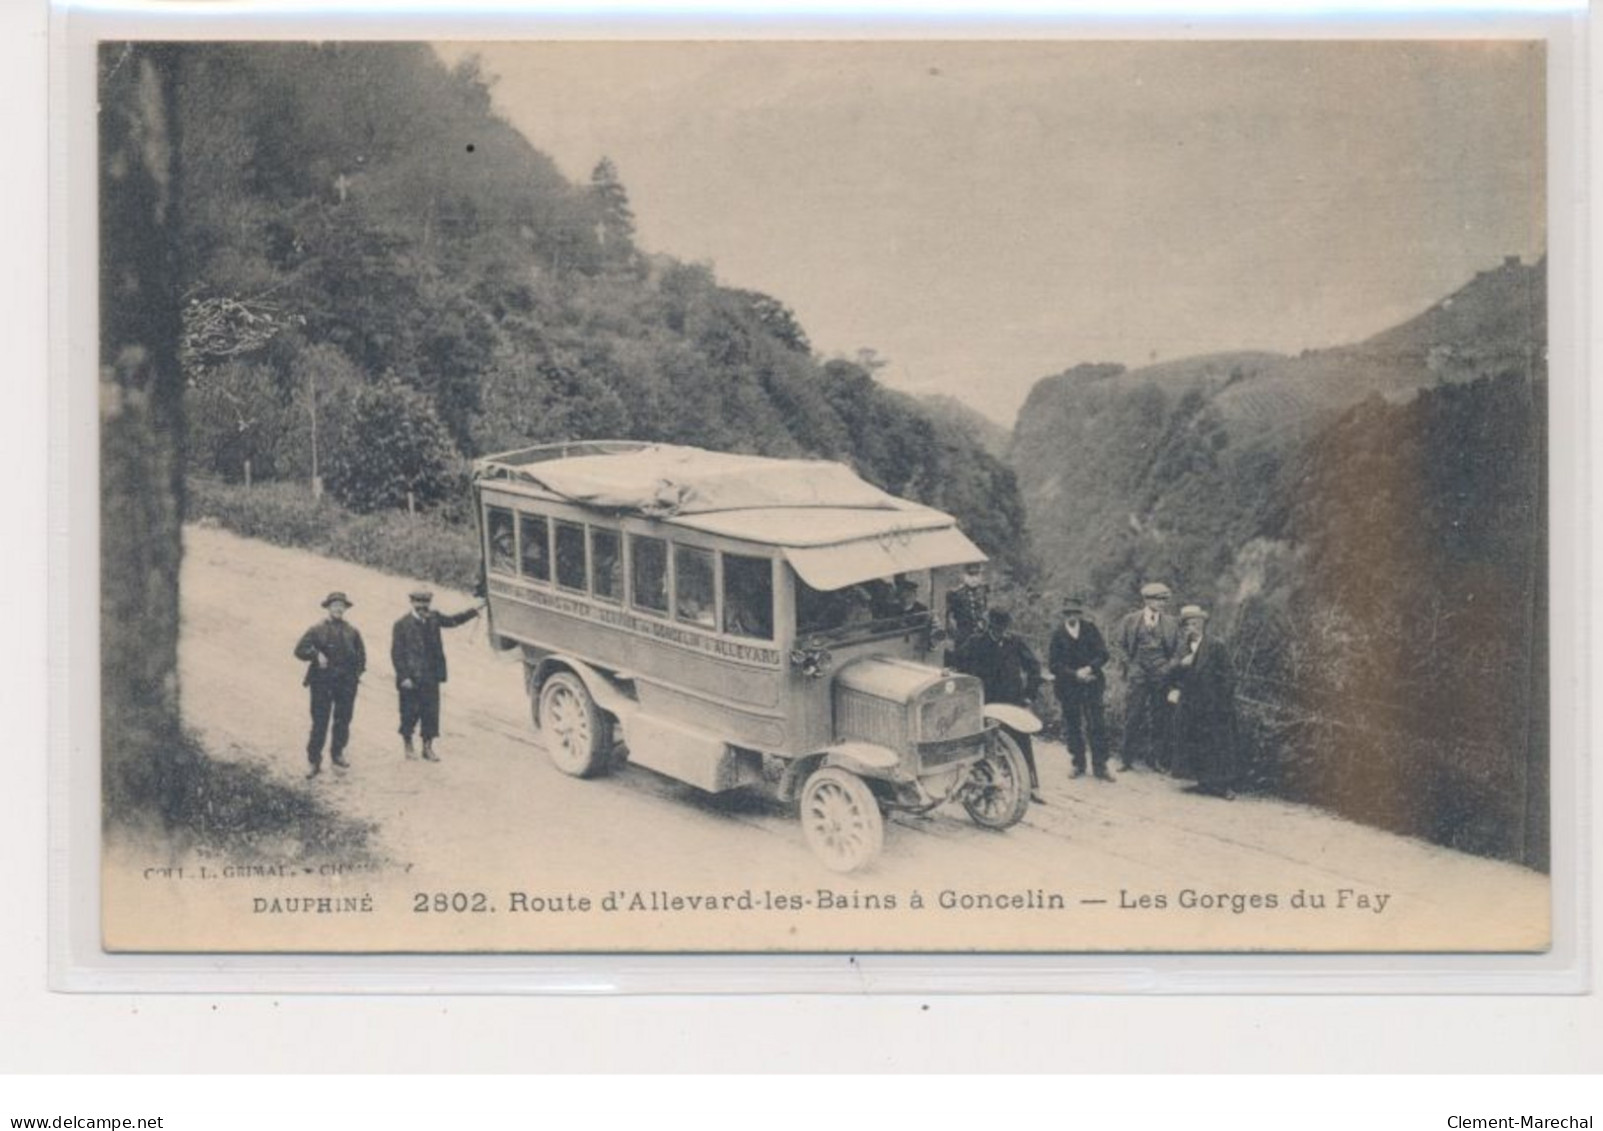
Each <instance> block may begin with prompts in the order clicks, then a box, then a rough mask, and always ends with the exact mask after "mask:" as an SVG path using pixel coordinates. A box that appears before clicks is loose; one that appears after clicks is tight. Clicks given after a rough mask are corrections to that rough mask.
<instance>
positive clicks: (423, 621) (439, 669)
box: [390, 589, 479, 762]
mask: <svg viewBox="0 0 1603 1131" xmlns="http://www.w3.org/2000/svg"><path fill="white" fill-rule="evenodd" d="M411 601H412V610H411V611H410V612H409V613H407V614H406V615H405V616H403V617H402V618H401V619H400V620H398V621H396V622H395V628H394V630H393V631H392V632H391V634H390V663H391V664H392V665H394V667H395V686H396V689H397V690H398V691H399V692H400V695H401V742H402V743H403V744H404V745H405V747H406V756H407V757H408V758H415V757H417V751H416V749H415V748H414V747H413V745H412V734H413V732H414V731H416V730H417V729H418V724H419V723H421V724H422V729H423V758H424V760H425V761H428V762H438V761H439V760H440V757H439V755H438V754H436V753H435V751H434V740H435V739H436V738H438V737H439V736H440V684H442V683H444V682H445V647H444V645H443V644H441V643H440V629H442V628H455V627H456V626H457V625H459V624H466V623H467V622H468V621H470V620H472V619H473V618H474V617H476V616H478V615H479V610H478V608H477V607H474V608H470V609H466V610H464V611H462V612H460V613H452V614H450V615H446V614H444V613H437V612H435V611H434V609H433V608H432V607H431V606H432V605H433V602H434V594H433V593H432V592H430V591H429V590H427V589H414V590H413V591H412V595H411Z"/></svg>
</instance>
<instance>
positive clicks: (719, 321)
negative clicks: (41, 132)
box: [105, 43, 1027, 565]
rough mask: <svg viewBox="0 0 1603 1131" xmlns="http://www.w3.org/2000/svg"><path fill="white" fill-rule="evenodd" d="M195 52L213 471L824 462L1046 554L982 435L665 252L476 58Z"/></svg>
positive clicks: (435, 500)
mask: <svg viewBox="0 0 1603 1131" xmlns="http://www.w3.org/2000/svg"><path fill="white" fill-rule="evenodd" d="M114 61H115V59H114V55H108V57H107V59H106V60H105V62H106V65H107V66H108V67H109V66H111V65H113V64H114ZM179 73H180V82H179V107H178V110H179V112H178V119H179V122H180V126H181V129H180V137H181V151H180V156H181V169H182V176H183V183H182V214H183V217H184V228H183V232H182V238H183V246H182V251H181V265H182V268H181V270H182V275H183V278H184V291H185V303H186V306H185V343H184V346H185V348H184V364H185V372H186V376H187V379H188V382H189V396H188V411H189V418H190V444H189V449H190V462H191V469H192V470H193V471H196V472H200V473H203V474H213V475H217V476H221V477H223V478H226V479H229V480H231V481H240V480H243V479H246V478H250V479H252V480H255V481H261V480H271V479H283V480H297V481H301V482H306V483H310V482H311V480H312V477H313V475H314V472H315V473H316V474H317V475H318V476H320V477H321V478H323V479H324V480H325V481H326V482H327V484H328V486H329V488H330V490H331V491H332V493H333V494H334V495H335V496H336V497H337V498H339V499H340V500H341V501H342V502H344V503H345V504H347V505H348V506H351V507H353V508H355V509H359V510H373V509H382V508H387V507H394V506H401V505H405V504H406V502H407V501H408V498H409V497H410V500H411V501H412V502H413V503H416V504H419V505H422V506H425V507H426V506H430V505H434V504H440V503H449V502H451V501H452V500H453V499H455V498H458V497H459V496H460V493H461V492H460V467H461V462H462V457H466V456H471V455H475V454H481V453H484V452H487V451H494V450H498V449H504V448H508V447H514V446H517V445H521V444H527V443H533V442H540V441H545V440H559V439H573V438H595V437H626V438H640V439H653V440H664V441H671V442H676V443H687V444H695V445H699V446H703V447H710V448H717V449H724V450H735V451H749V452H758V453H763V454H769V455H782V456H806V455H810V456H819V457H825V458H830V459H839V460H843V461H846V462H848V463H851V464H852V465H854V466H855V467H856V468H857V469H858V471H859V472H860V473H861V474H863V475H864V476H865V477H866V478H869V479H871V480H873V481H874V482H876V483H878V484H880V485H882V486H884V487H886V488H888V489H889V490H891V491H894V492H896V493H898V494H903V495H908V496H911V497H913V498H917V499H919V500H921V501H924V502H928V503H931V504H933V505H935V506H939V507H943V508H945V509H948V510H951V511H953V512H955V513H956V514H957V515H958V516H959V518H960V519H961V520H962V521H963V524H964V526H965V528H966V529H967V530H969V531H970V533H971V534H972V535H973V536H974V538H975V540H976V541H977V542H978V543H979V544H980V545H981V546H982V547H984V548H985V549H986V550H987V551H988V552H991V553H993V554H995V555H998V556H999V557H1000V558H1001V559H1002V560H1003V561H1004V562H1006V563H1009V564H1013V565H1022V564H1023V563H1024V561H1025V558H1026V555H1027V546H1026V541H1025V533H1024V522H1023V507H1022V504H1021V503H1020V501H1019V496H1018V492H1017V489H1016V486H1015V484H1014V480H1013V475H1012V472H1011V471H1010V470H1009V469H1008V468H1007V467H1006V465H1005V464H1003V463H1002V462H1001V461H1000V460H999V459H997V458H996V457H995V456H993V455H992V454H990V453H988V452H986V451H985V450H984V448H983V446H982V443H981V442H980V440H979V439H978V438H977V437H975V436H974V435H973V434H972V433H971V432H970V431H969V430H966V429H965V428H963V427H961V426H960V425H959V424H958V423H956V422H954V421H953V420H952V419H950V418H949V417H948V416H946V415H943V414H932V413H930V412H928V411H926V410H925V408H923V407H922V406H921V405H920V404H919V403H918V402H917V401H916V400H914V399H913V398H911V397H907V396H904V395H900V394H896V393H893V392H891V391H889V390H887V389H885V388H884V387H883V386H881V385H880V384H878V383H877V382H876V381H874V380H873V378H872V374H871V373H870V372H869V371H868V370H867V369H865V368H864V367H863V366H862V365H860V364H858V363H857V362H855V361H850V360H844V359H836V360H827V361H826V360H825V359H822V358H820V357H818V356H817V355H815V353H814V352H813V350H812V347H811V344H810V342H809V340H808V338H807V334H806V331H805V330H804V328H803V327H802V326H801V325H799V324H798V322H797V320H796V318H795V316H794V315H793V313H792V312H791V311H790V310H789V309H788V308H787V307H786V306H785V305H784V303H783V302H782V301H781V300H780V299H778V298H775V297H772V296H769V295H765V294H759V293H756V292H752V291H746V290H740V289H737V288H733V287H728V286H724V285H722V284H720V282H719V281H718V279H717V278H716V276H715V275H714V274H713V272H712V271H711V270H710V269H708V268H707V267H704V266H701V265H698V264H689V263H682V262H678V261H676V260H673V259H670V258H667V257H664V256H658V255H650V254H647V253H645V252H644V251H642V250H641V249H640V248H638V247H637V246H636V245H635V242H634V217H633V213H632V209H631V205H630V202H629V198H628V193H627V189H626V187H625V182H624V176H623V174H622V173H620V171H619V170H618V169H617V168H616V167H614V165H613V164H612V162H610V161H608V160H605V159H604V158H603V159H598V163H597V165H596V168H595V170H594V173H593V175H592V177H591V179H590V181H589V183H587V184H579V185H575V184H572V183H570V182H568V181H567V180H566V179H565V178H564V177H563V176H562V175H561V173H560V172H559V171H558V170H557V168H556V166H555V165H554V164H553V163H552V161H551V160H550V159H549V158H547V157H546V156H545V155H544V154H542V153H541V152H540V151H539V149H538V148H537V146H538V138H535V139H533V143H532V144H531V141H530V140H529V139H525V138H524V137H523V136H521V135H520V134H519V133H517V132H516V131H515V130H513V129H512V128H511V127H510V126H509V125H507V124H506V123H505V122H504V121H502V120H501V119H499V118H498V117H497V116H496V115H495V113H494V112H493V110H492V107H491V103H490V94H489V89H488V86H487V84H486V81H485V79H484V78H483V77H482V76H481V75H480V74H479V73H478V71H477V69H476V66H475V65H474V64H473V63H472V62H471V61H469V62H467V63H464V64H462V65H459V66H457V67H455V68H454V69H452V68H447V67H446V66H445V65H444V64H443V63H442V62H441V61H440V60H439V59H438V58H437V57H436V56H435V55H434V54H433V53H432V52H431V51H430V50H429V49H428V48H427V47H425V46H422V45H405V44H394V45H362V44H349V43H346V44H320V45H302V44H293V45H277V46H264V45H250V46H242V45H220V44H194V45H190V46H188V47H186V48H185V49H184V50H183V51H182V52H181V58H180V60H179ZM598 158H599V155H598ZM716 175H717V173H716V171H711V170H696V169H687V170H686V171H685V176H686V177H687V178H693V177H696V176H716ZM380 456H382V457H383V458H382V459H381V458H379V457H380Z"/></svg>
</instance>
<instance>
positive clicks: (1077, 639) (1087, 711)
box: [1046, 597, 1113, 781]
mask: <svg viewBox="0 0 1603 1131" xmlns="http://www.w3.org/2000/svg"><path fill="white" fill-rule="evenodd" d="M1107 662H1108V646H1107V644H1106V642H1104V641H1103V639H1102V630H1101V629H1099V628H1097V626H1096V625H1095V624H1094V623H1093V622H1091V621H1090V620H1088V619H1086V616H1085V602H1084V601H1083V600H1082V599H1080V598H1079V597H1070V598H1069V599H1068V600H1066V601H1064V602H1063V608H1062V620H1061V621H1059V623H1058V626H1057V628H1056V629H1054V630H1053V632H1052V640H1051V643H1050V644H1049V645H1048V646H1047V653H1046V666H1047V669H1048V670H1049V671H1051V673H1052V680H1053V683H1052V686H1053V688H1054V689H1055V690H1056V691H1057V697H1058V706H1059V707H1061V708H1062V709H1063V743H1064V745H1065V746H1067V747H1068V748H1069V757H1070V759H1072V761H1073V763H1074V769H1073V770H1072V771H1071V773H1072V775H1073V776H1074V777H1077V778H1078V777H1084V776H1085V748H1086V740H1087V739H1089V740H1090V746H1091V768H1092V771H1093V772H1094V773H1095V774H1096V776H1097V780H1099V781H1112V780H1113V774H1112V773H1110V772H1109V771H1108V724H1107V719H1106V717H1105V716H1104V715H1103V712H1102V692H1103V688H1104V686H1105V682H1106V681H1105V680H1104V679H1103V677H1102V667H1103V665H1104V664H1106V663H1107Z"/></svg>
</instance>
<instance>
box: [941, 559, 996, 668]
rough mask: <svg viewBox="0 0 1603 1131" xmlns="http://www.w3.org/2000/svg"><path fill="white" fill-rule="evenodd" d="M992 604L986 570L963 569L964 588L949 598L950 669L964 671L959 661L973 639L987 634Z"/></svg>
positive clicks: (970, 566) (972, 564)
mask: <svg viewBox="0 0 1603 1131" xmlns="http://www.w3.org/2000/svg"><path fill="white" fill-rule="evenodd" d="M990 604H991V587H990V586H989V585H987V584H985V566H983V565H982V564H981V563H979V562H970V563H969V564H968V565H966V566H964V567H963V584H961V585H959V586H958V587H957V588H955V589H952V590H949V591H948V592H947V594H946V635H947V636H948V637H949V638H950V640H951V643H950V646H949V647H948V649H947V653H946V663H947V665H948V666H957V667H959V668H961V663H962V661H961V660H960V659H959V657H960V656H961V655H962V653H963V647H964V645H966V644H967V643H968V642H969V641H970V640H971V639H973V638H974V637H976V636H980V635H982V634H983V633H984V632H985V614H986V610H987V609H988V608H989V607H990Z"/></svg>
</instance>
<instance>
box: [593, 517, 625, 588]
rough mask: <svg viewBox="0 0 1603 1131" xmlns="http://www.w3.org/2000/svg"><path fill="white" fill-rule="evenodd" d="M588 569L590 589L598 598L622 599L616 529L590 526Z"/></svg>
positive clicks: (619, 554)
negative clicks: (590, 574)
mask: <svg viewBox="0 0 1603 1131" xmlns="http://www.w3.org/2000/svg"><path fill="white" fill-rule="evenodd" d="M590 569H591V572H592V574H593V576H592V577H591V579H590V591H591V592H592V593H594V594H595V595H596V598H597V599H598V600H602V601H611V602H613V603H614V604H616V603H617V602H619V601H621V600H623V554H622V553H621V552H620V551H619V548H618V532H617V531H616V530H603V529H601V528H600V527H596V526H592V527H591V528H590Z"/></svg>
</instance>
